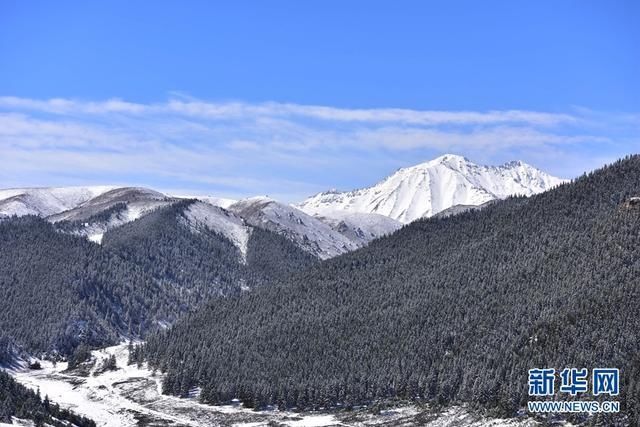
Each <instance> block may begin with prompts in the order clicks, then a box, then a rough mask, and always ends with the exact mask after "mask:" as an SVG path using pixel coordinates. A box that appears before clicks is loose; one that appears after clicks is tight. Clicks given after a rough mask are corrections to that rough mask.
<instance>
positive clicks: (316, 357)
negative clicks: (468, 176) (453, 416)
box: [145, 156, 640, 424]
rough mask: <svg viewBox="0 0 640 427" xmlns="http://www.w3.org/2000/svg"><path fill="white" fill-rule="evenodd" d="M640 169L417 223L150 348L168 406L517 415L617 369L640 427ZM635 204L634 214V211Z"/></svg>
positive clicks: (232, 301)
mask: <svg viewBox="0 0 640 427" xmlns="http://www.w3.org/2000/svg"><path fill="white" fill-rule="evenodd" d="M638 195H640V157H638V156H633V157H629V158H626V159H624V160H621V161H618V162H616V163H615V164H613V165H611V166H608V167H605V168H603V169H601V170H598V171H596V172H594V173H591V174H589V175H586V176H583V177H581V178H578V179H576V180H575V181H574V182H572V183H570V184H564V185H561V186H560V187H558V188H556V189H554V190H551V191H549V192H547V193H543V194H540V195H537V196H533V197H531V198H510V199H507V200H505V201H502V202H497V203H495V204H494V205H492V206H489V207H487V208H486V209H484V210H481V211H473V212H467V213H462V214H460V215H457V216H453V217H449V218H445V219H428V220H420V221H417V222H414V223H412V224H410V225H408V226H406V227H404V228H403V229H401V230H400V231H398V232H396V233H395V234H393V235H391V236H389V237H385V238H382V239H379V240H376V241H374V242H373V243H372V244H371V245H370V246H368V247H366V248H363V249H360V250H358V251H355V252H353V253H349V254H346V255H343V256H340V257H338V258H335V259H331V260H328V261H326V262H323V263H321V264H319V265H317V266H315V267H312V268H310V269H309V270H307V271H306V272H304V273H303V274H301V275H299V276H297V277H295V279H292V280H286V281H283V282H282V283H280V284H279V285H278V286H270V287H268V288H267V287H264V288H261V289H259V290H257V291H255V292H251V293H249V294H246V295H242V296H239V297H237V298H228V299H218V300H213V301H212V302H211V303H210V304H209V305H208V306H207V307H206V308H204V309H201V310H199V311H198V312H197V313H194V314H191V315H189V316H188V317H186V318H185V319H184V320H183V321H181V322H178V324H177V325H176V326H175V327H173V328H171V329H170V330H168V331H166V332H164V333H160V334H157V335H154V336H152V337H151V338H150V339H149V340H148V343H147V345H146V347H145V351H146V356H147V357H148V359H149V361H150V362H151V363H152V364H153V365H155V366H158V367H160V368H161V369H162V370H165V371H166V372H167V373H168V375H167V377H166V381H165V384H164V386H165V392H168V393H173V394H180V393H184V392H185V391H186V390H188V389H190V388H191V387H193V386H200V387H201V388H202V393H201V398H202V400H203V401H205V402H209V403H221V402H226V401H229V400H230V399H232V398H234V397H239V398H241V399H242V400H244V401H245V402H246V403H248V404H254V405H258V406H261V405H265V404H279V405H281V406H287V407H298V408H311V407H321V406H324V407H326V406H331V405H336V404H338V403H342V404H347V405H348V404H355V403H362V402H369V401H372V400H374V399H378V398H393V397H401V398H406V399H436V400H438V401H440V402H442V403H447V402H452V401H465V402H473V403H476V404H478V405H481V406H482V407H491V408H496V409H498V410H499V411H500V413H502V414H505V415H513V414H515V412H516V410H517V409H518V408H520V407H521V406H522V405H523V404H524V402H525V401H526V400H527V398H528V397H527V396H526V394H527V371H528V369H532V368H544V367H553V368H556V369H563V368H565V367H576V368H588V369H591V368H595V367H619V368H620V369H621V373H622V374H621V375H622V379H621V383H622V386H621V391H622V394H621V396H620V399H621V401H622V405H623V410H624V411H626V412H625V413H626V414H628V415H629V416H630V417H632V420H633V421H634V422H635V423H636V424H640V418H639V417H640V206H638V205H636V204H635V203H634V202H633V200H632V199H631V198H632V197H633V196H638ZM630 200H631V201H630Z"/></svg>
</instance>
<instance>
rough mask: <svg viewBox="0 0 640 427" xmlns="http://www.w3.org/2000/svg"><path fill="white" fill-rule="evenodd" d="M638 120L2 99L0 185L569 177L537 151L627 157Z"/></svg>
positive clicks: (224, 187) (247, 188) (291, 185)
mask: <svg viewBox="0 0 640 427" xmlns="http://www.w3.org/2000/svg"><path fill="white" fill-rule="evenodd" d="M637 116H638V115H637V114H633V113H625V114H617V115H611V114H609V115H604V114H601V113H595V112H593V111H590V110H585V109H573V110H572V112H571V113H545V112H535V111H518V110H508V111H489V112H473V111H418V110H408V109H342V108H333V107H323V106H306V105H296V104H283V103H259V104H251V103H242V102H222V103H216V102H205V101H200V100H196V99H185V98H175V99H170V100H168V101H167V102H164V103H152V104H141V103H132V102H127V101H122V100H117V99H113V100H107V101H97V102H95V101H82V100H73V99H50V100H34V99H26V98H16V97H0V158H1V159H2V164H3V171H2V173H0V178H1V179H3V180H5V183H4V184H2V183H0V186H8V185H54V184H55V185H68V184H72V183H86V182H89V181H92V182H94V183H97V182H100V183H102V182H109V183H113V182H130V183H136V184H146V185H150V186H156V187H159V188H184V189H189V188H192V189H193V190H194V191H197V192H198V193H202V192H203V191H209V192H211V193H219V194H225V195H227V196H234V197H242V196H247V195H251V194H279V195H280V196H281V197H285V198H289V199H291V200H294V199H295V198H297V197H300V195H303V194H307V193H311V192H314V191H318V190H322V189H325V188H328V187H341V188H350V187H355V186H360V185H362V183H368V184H373V182H374V181H375V180H377V179H379V178H382V176H383V175H384V173H387V172H388V171H389V169H392V167H396V166H406V165H408V164H413V163H418V162H420V161H423V160H427V159H428V158H430V157H432V156H434V155H437V154H441V153H443V152H456V153H461V154H464V155H467V156H468V157H470V158H472V159H474V160H477V161H485V162H489V163H498V162H501V161H504V160H511V159H516V158H520V159H522V160H525V161H526V160H531V159H533V160H534V164H537V165H539V166H542V167H543V168H544V167H545V166H546V165H548V166H549V167H551V170H550V171H551V172H553V173H556V174H559V175H562V176H565V177H568V176H570V175H569V173H563V170H561V169H562V165H561V164H556V163H554V162H553V159H551V158H549V159H545V157H544V156H541V155H540V153H553V157H554V158H563V159H566V158H570V157H571V155H572V153H577V152H580V151H581V150H582V151H585V150H586V151H588V150H595V151H598V156H599V157H607V156H608V155H611V154H610V153H602V151H606V150H607V147H614V146H615V147H614V148H615V150H613V149H612V150H613V151H615V153H616V154H617V153H618V152H620V151H621V150H622V152H624V149H628V150H629V151H632V150H633V148H637V147H638V133H637V130H638V126H637V124H631V123H632V122H633V119H634V118H636V117H637ZM608 122H610V123H611V124H612V125H611V126H607V123H608ZM620 140H624V141H626V145H625V146H624V147H622V148H621V147H620ZM616 144H618V145H616ZM574 157H575V158H579V157H580V156H575V155H574ZM581 158H583V159H585V156H584V155H583V156H582V157H581ZM535 160H538V161H537V163H536V162H535ZM583 163H584V164H586V163H588V162H587V160H583ZM580 167H581V166H580V165H572V166H571V169H566V171H569V170H570V171H574V170H577V169H579V168H580ZM566 171H564V172H566ZM354 177H356V178H354ZM9 181H10V182H9ZM80 181H82V182H80ZM134 181H135V182H134ZM287 194H288V195H289V196H287Z"/></svg>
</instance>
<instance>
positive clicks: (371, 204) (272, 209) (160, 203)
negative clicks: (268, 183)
mask: <svg viewBox="0 0 640 427" xmlns="http://www.w3.org/2000/svg"><path fill="white" fill-rule="evenodd" d="M562 182H564V180H562V179H559V178H556V177H553V176H550V175H548V174H546V173H544V172H542V171H540V170H538V169H536V168H534V167H532V166H529V165H527V164H525V163H522V162H509V163H506V164H504V165H502V166H495V167H494V166H480V165H477V164H474V163H472V162H470V161H469V160H467V159H466V158H464V157H461V156H456V155H451V154H449V155H445V156H441V157H438V158H436V159H434V160H431V161H429V162H426V163H422V164H419V165H417V166H413V167H408V168H404V169H400V170H398V171H397V172H396V173H394V174H393V175H391V176H389V177H387V178H386V179H384V180H383V181H381V182H380V183H378V184H376V185H374V186H372V187H369V188H365V189H361V190H354V191H349V192H344V193H340V192H335V191H330V192H325V193H320V194H317V195H315V196H313V197H310V198H308V199H306V200H304V201H303V202H301V203H300V204H298V205H288V204H284V203H280V202H278V201H276V200H273V199H270V198H267V197H254V198H249V199H244V200H239V201H237V200H231V199H225V198H219V197H210V196H195V197H188V198H195V199H198V201H199V202H198V204H196V205H193V206H192V207H191V208H190V209H189V211H188V214H187V215H186V218H188V219H189V220H190V221H192V222H193V223H198V224H206V225H207V226H209V227H211V228H212V229H213V230H215V231H216V232H218V233H221V234H222V235H224V236H226V237H228V238H229V239H230V240H231V241H232V242H234V244H236V246H237V247H238V248H239V249H240V250H241V252H243V253H245V252H246V242H247V241H248V233H250V231H251V228H252V227H260V228H263V229H266V230H269V231H272V232H275V233H278V234H281V235H283V236H285V237H286V238H288V239H289V240H291V241H292V242H294V243H295V244H296V245H298V246H299V247H301V248H302V249H304V250H305V251H307V252H309V253H311V254H313V255H314V256H316V257H318V258H320V259H327V258H331V257H334V256H337V255H340V254H342V253H345V252H349V251H352V250H354V249H357V248H359V247H362V246H364V245H366V244H367V243H369V242H370V241H371V240H373V239H375V238H378V237H381V236H383V235H386V234H390V233H392V232H394V231H396V230H397V229H399V228H400V227H401V225H402V223H408V222H411V221H413V220H415V219H417V218H421V217H429V216H433V215H436V214H441V216H446V215H449V214H452V213H457V212H462V211H464V210H467V209H470V208H474V207H476V206H483V205H485V204H487V202H490V201H493V200H497V199H502V198H505V197H507V196H509V195H515V194H522V195H527V196H528V195H532V194H536V193H540V192H542V191H545V190H547V189H549V188H552V187H554V186H556V185H558V184H560V183H562ZM184 198H187V197H184V196H180V197H178V196H171V195H165V194H162V193H160V192H158V191H155V190H151V189H147V188H137V187H114V186H95V187H60V188H22V189H7V190H0V217H1V216H12V215H17V216H23V215H37V216H41V217H43V218H46V219H47V220H48V221H49V222H53V223H59V222H61V221H66V222H71V223H73V224H74V225H73V226H66V229H67V230H69V231H70V232H71V233H72V234H76V235H83V236H86V237H87V238H88V239H89V240H92V241H94V242H96V243H100V242H101V240H102V236H103V235H104V233H105V232H106V231H108V230H110V229H113V228H115V227H119V226H122V225H124V224H126V223H128V222H131V221H134V220H136V219H138V218H141V217H143V216H145V215H147V214H149V213H151V212H153V211H154V210H156V209H159V208H162V207H166V206H169V205H172V204H174V203H176V202H178V201H179V200H182V199H184Z"/></svg>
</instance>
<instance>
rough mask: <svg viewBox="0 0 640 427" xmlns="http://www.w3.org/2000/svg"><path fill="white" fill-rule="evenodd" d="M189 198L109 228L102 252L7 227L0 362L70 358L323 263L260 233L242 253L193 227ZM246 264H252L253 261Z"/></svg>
mask: <svg viewBox="0 0 640 427" xmlns="http://www.w3.org/2000/svg"><path fill="white" fill-rule="evenodd" d="M192 203H193V202H192V201H182V202H178V203H176V204H174V205H171V206H168V207H166V208H162V209H159V210H157V211H154V212H153V213H151V214H149V215H146V216H144V217H142V218H140V219H138V220H136V221H133V222H130V223H127V224H125V225H124V226H122V227H118V228H114V229H112V230H110V231H108V232H107V233H106V234H105V236H104V239H103V245H102V246H101V245H97V244H95V243H92V242H89V241H87V240H86V239H84V238H83V237H78V236H72V235H68V234H66V233H64V232H61V231H60V230H65V229H66V228H68V227H70V226H72V225H73V224H69V223H65V222H61V223H57V224H55V225H54V224H50V223H48V222H46V221H45V220H43V219H40V218H38V217H34V216H26V217H20V218H11V219H6V220H3V221H0V301H2V303H1V306H2V310H0V363H2V362H3V361H4V362H6V361H7V360H8V359H10V358H12V357H13V356H14V355H15V350H16V349H22V350H25V351H27V352H30V353H35V352H52V351H57V352H60V353H62V354H63V355H68V354H71V353H72V352H73V351H74V350H75V349H76V348H77V347H78V346H79V345H80V344H86V345H88V346H94V347H95V346H102V345H106V344H114V343H116V342H117V341H118V340H119V339H121V337H122V336H128V335H129V334H133V335H134V336H144V335H145V333H146V332H147V331H149V330H152V329H154V328H157V327H159V326H164V325H167V324H171V323H172V322H173V321H175V320H176V319H177V318H178V317H179V316H181V315H182V314H183V313H185V312H187V311H189V310H191V309H193V308H195V307H196V306H197V305H198V304H200V303H202V302H203V301H206V300H207V298H210V297H213V296H220V295H223V296H227V295H234V294H239V293H240V292H241V290H242V289H246V288H247V287H249V288H252V287H257V286H260V285H264V284H266V283H268V282H269V281H271V280H274V279H277V278H280V277H282V276H284V275H288V274H290V273H291V272H292V271H295V270H297V269H303V268H306V267H307V266H309V265H311V264H313V263H315V262H317V259H316V258H314V257H313V256H311V255H310V254H308V253H306V252H304V251H303V250H302V249H300V248H298V247H297V246H295V245H294V244H293V243H291V242H289V241H288V240H286V239H285V238H284V237H282V236H279V235H276V234H274V233H270V232H268V231H264V230H259V229H254V230H253V232H252V233H251V235H250V236H249V237H248V242H247V249H246V251H247V253H246V255H245V257H244V258H243V256H241V254H240V253H239V250H238V249H237V247H236V246H235V245H234V244H233V243H232V242H231V241H230V240H229V239H228V238H226V237H225V236H223V235H221V234H220V233H217V232H215V231H213V230H211V229H209V228H208V227H207V226H206V225H199V226H198V228H197V229H194V228H193V226H192V225H190V224H188V223H187V222H186V220H185V209H187V208H188V207H189V206H190V205H191V204H192ZM245 258H246V259H245Z"/></svg>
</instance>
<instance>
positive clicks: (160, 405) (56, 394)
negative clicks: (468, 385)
mask: <svg viewBox="0 0 640 427" xmlns="http://www.w3.org/2000/svg"><path fill="white" fill-rule="evenodd" d="M92 355H93V357H92V361H91V362H90V363H88V365H87V366H86V368H87V369H84V370H83V369H81V370H78V371H74V372H68V371H67V370H66V369H67V364H66V363H64V362H61V363H58V364H57V365H56V366H53V364H52V363H50V362H47V361H42V362H41V364H42V367H43V369H41V370H29V369H27V368H24V369H19V370H16V371H12V372H11V373H12V374H13V375H14V376H15V378H16V379H17V380H18V381H19V382H20V383H22V384H24V385H25V386H27V387H30V388H32V389H34V390H38V389H39V390H40V394H41V395H42V396H45V395H47V396H49V399H50V400H52V401H53V402H55V403H58V404H60V405H61V406H62V407H65V408H69V409H71V410H73V411H75V412H76V413H78V414H81V415H84V416H87V417H90V418H92V419H93V420H94V421H96V423H97V424H98V426H102V427H127V426H237V427H242V426H244V427H258V426H268V425H277V426H290V427H324V426H373V425H377V426H415V425H423V426H430V427H446V426H470V427H481V426H492V427H507V426H510V427H533V426H537V425H538V423H536V422H535V421H533V420H528V419H523V420H516V419H512V420H503V419H488V418H482V417H478V416H476V415H473V414H471V413H470V412H469V411H467V410H466V409H464V408H462V407H453V408H449V409H448V410H446V411H444V412H441V413H432V412H430V411H428V410H427V409H419V408H418V407H415V406H403V407H399V408H392V409H386V410H383V411H380V412H378V413H372V412H370V411H367V410H366V409H361V410H355V411H342V412H334V413H296V412H289V411H277V410H272V411H253V410H251V409H246V408H243V407H241V406H239V405H226V406H209V405H204V404H201V403H198V402H197V400H196V399H194V398H190V399H181V398H177V397H173V396H165V395H162V394H161V393H160V390H161V386H160V384H161V378H162V377H161V375H160V374H154V373H153V372H152V371H150V370H149V369H147V368H146V367H144V366H143V367H140V368H138V367H137V366H136V365H131V366H128V365H127V360H128V350H127V345H126V344H121V345H118V346H114V347H108V348H105V349H102V350H96V351H94V352H92ZM111 355H115V357H116V365H117V368H118V369H117V370H115V371H106V372H101V369H100V367H101V366H102V362H103V361H104V360H105V359H107V358H109V357H110V356H111ZM14 425H16V424H14ZM17 425H20V424H17ZM24 425H31V424H30V423H29V422H26V423H25V424H24Z"/></svg>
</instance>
